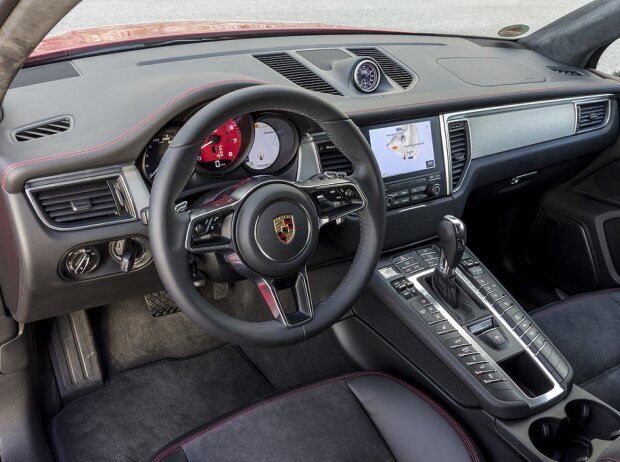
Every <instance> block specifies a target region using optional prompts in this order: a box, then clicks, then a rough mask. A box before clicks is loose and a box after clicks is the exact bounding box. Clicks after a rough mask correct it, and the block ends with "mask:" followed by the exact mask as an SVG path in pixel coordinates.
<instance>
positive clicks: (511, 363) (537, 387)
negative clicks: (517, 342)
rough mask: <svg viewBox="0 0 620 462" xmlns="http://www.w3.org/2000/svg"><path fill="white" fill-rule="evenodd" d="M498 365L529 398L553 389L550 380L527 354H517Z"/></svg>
mask: <svg viewBox="0 0 620 462" xmlns="http://www.w3.org/2000/svg"><path fill="white" fill-rule="evenodd" d="M498 365H499V366H500V367H501V368H502V369H503V370H504V372H505V373H506V374H507V375H508V377H510V378H511V379H512V381H513V382H514V383H516V384H517V385H518V387H519V388H520V389H521V390H522V391H523V392H524V393H525V394H526V395H528V396H529V397H530V398H534V397H536V396H541V395H544V394H545V393H547V392H548V391H551V390H552V389H553V383H552V382H551V380H549V378H548V377H547V376H546V375H545V374H544V373H543V371H542V370H541V369H540V367H539V366H538V364H536V363H535V362H534V360H533V359H532V357H531V356H529V355H528V354H525V353H519V354H518V355H516V356H513V357H511V358H508V359H507V360H505V361H500V362H499V363H498Z"/></svg>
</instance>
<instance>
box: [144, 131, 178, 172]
mask: <svg viewBox="0 0 620 462" xmlns="http://www.w3.org/2000/svg"><path fill="white" fill-rule="evenodd" d="M178 131H179V127H166V128H164V129H163V130H161V131H160V132H159V133H157V135H155V137H153V139H152V140H151V142H150V143H149V144H148V145H147V147H146V149H145V150H144V153H143V154H142V173H143V174H144V176H146V178H147V180H148V181H150V182H151V183H152V182H153V178H155V174H156V173H157V169H158V168H159V163H160V162H161V159H162V158H163V157H164V154H165V153H166V150H167V149H168V145H170V143H171V142H172V140H173V139H174V137H175V135H176V134H177V133H178Z"/></svg>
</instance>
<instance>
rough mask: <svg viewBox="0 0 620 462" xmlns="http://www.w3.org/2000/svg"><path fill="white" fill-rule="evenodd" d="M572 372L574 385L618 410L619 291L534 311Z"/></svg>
mask: <svg viewBox="0 0 620 462" xmlns="http://www.w3.org/2000/svg"><path fill="white" fill-rule="evenodd" d="M531 314H532V317H533V318H534V320H535V321H536V324H538V326H539V327H540V328H541V329H542V330H543V332H544V333H545V334H546V335H547V336H548V337H549V338H550V339H551V341H552V342H553V343H554V344H555V346H557V347H558V349H559V350H560V351H561V352H562V354H563V355H564V357H565V358H566V359H567V360H568V361H569V362H570V363H571V365H572V366H573V370H574V371H575V383H576V384H577V385H579V386H581V387H582V388H585V389H586V390H587V391H589V392H590V393H592V394H593V395H594V396H596V397H597V398H599V399H601V400H603V401H605V402H606V403H607V404H609V405H610V406H613V407H615V408H616V409H619V410H620V341H618V329H619V328H620V290H605V291H599V292H592V293H588V294H583V295H578V296H575V297H571V298H568V299H566V300H563V301H560V302H556V303H553V304H551V305H547V306H545V307H542V308H540V309H538V310H536V311H534V312H533V313H531Z"/></svg>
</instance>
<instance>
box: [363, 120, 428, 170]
mask: <svg viewBox="0 0 620 462" xmlns="http://www.w3.org/2000/svg"><path fill="white" fill-rule="evenodd" d="M368 137H369V138H370V147H371V148H372V150H373V152H374V154H375V157H376V158H377V163H378V164H379V168H380V169H381V174H382V176H383V178H387V177H392V176H397V175H403V174H407V173H413V172H419V171H422V170H428V169H431V168H434V167H435V162H436V161H435V149H434V146H433V131H432V127H431V121H430V120H424V121H420V122H412V123H406V124H402V125H393V126H390V127H380V128H371V129H370V130H369V131H368Z"/></svg>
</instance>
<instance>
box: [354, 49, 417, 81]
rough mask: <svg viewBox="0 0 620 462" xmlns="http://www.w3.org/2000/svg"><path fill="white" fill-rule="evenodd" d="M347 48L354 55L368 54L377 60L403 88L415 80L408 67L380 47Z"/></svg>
mask: <svg viewBox="0 0 620 462" xmlns="http://www.w3.org/2000/svg"><path fill="white" fill-rule="evenodd" d="M347 50H348V51H350V52H351V53H353V54H354V55H357V56H367V57H369V58H372V59H374V60H375V61H377V62H378V63H379V65H380V66H381V69H383V72H385V75H387V76H388V77H389V78H390V79H392V80H393V81H394V82H396V83H397V84H398V85H399V86H400V87H401V88H402V89H403V90H405V89H406V88H407V87H409V85H411V82H413V76H412V75H411V73H410V72H409V71H408V70H407V69H405V68H404V67H403V66H401V65H400V64H398V63H397V62H396V61H394V60H393V59H392V58H390V57H389V56H388V55H386V54H385V53H383V52H382V51H381V50H379V49H378V48H374V47H368V48H348V49H347Z"/></svg>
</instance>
